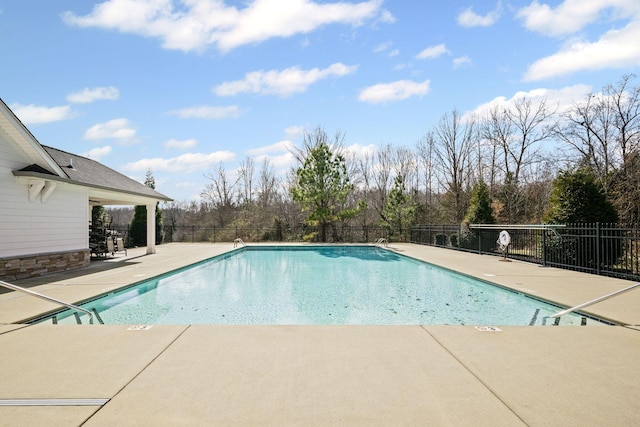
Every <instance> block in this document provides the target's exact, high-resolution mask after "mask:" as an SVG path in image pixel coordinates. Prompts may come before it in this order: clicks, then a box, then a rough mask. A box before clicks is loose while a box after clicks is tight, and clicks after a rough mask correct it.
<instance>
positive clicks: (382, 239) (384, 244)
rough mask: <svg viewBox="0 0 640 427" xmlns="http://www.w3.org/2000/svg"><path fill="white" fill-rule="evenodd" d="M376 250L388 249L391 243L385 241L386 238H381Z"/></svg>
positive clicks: (377, 242)
mask: <svg viewBox="0 0 640 427" xmlns="http://www.w3.org/2000/svg"><path fill="white" fill-rule="evenodd" d="M375 246H376V248H380V247H384V248H388V247H389V241H388V240H387V239H385V238H384V237H381V238H379V239H378V240H377V241H376V245H375Z"/></svg>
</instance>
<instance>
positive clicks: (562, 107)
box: [465, 84, 591, 117]
mask: <svg viewBox="0 0 640 427" xmlns="http://www.w3.org/2000/svg"><path fill="white" fill-rule="evenodd" d="M589 93H591V86H589V85H583V84H577V85H573V86H566V87H563V88H561V89H547V88H537V89H532V90H530V91H527V92H524V91H520V92H516V93H515V94H513V96H512V97H511V98H508V99H507V98H506V97H504V96H498V97H496V98H494V99H492V100H491V101H489V102H486V103H484V104H481V105H479V106H478V107H476V108H475V109H474V110H473V111H470V112H468V113H466V114H465V117H470V116H472V115H476V116H478V117H483V116H486V115H487V114H488V113H489V112H490V111H491V109H493V108H494V107H496V106H498V107H505V108H506V107H508V106H511V105H513V104H514V103H515V101H516V100H518V99H522V98H528V99H530V100H531V101H532V102H533V103H539V102H540V101H542V100H543V99H544V100H546V102H547V106H549V107H552V108H555V107H556V106H557V107H558V111H557V112H559V113H560V112H564V111H567V109H569V108H570V107H571V105H572V104H573V102H577V101H580V100H582V99H584V97H585V96H586V95H588V94H589Z"/></svg>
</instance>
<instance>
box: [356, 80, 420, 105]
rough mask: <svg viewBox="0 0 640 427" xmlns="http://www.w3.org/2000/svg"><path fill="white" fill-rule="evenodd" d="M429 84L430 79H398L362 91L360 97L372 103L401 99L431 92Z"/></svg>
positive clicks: (361, 99)
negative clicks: (417, 80)
mask: <svg viewBox="0 0 640 427" xmlns="http://www.w3.org/2000/svg"><path fill="white" fill-rule="evenodd" d="M429 85H430V80H425V81H423V82H414V81H411V80H398V81H395V82H391V83H379V84H376V85H373V86H369V87H367V88H365V89H363V90H362V91H360V94H359V95H358V99H359V100H360V101H363V102H370V103H372V104H379V103H384V102H390V101H400V100H403V99H407V98H409V97H412V96H416V95H418V96H421V95H425V94H427V93H428V92H429Z"/></svg>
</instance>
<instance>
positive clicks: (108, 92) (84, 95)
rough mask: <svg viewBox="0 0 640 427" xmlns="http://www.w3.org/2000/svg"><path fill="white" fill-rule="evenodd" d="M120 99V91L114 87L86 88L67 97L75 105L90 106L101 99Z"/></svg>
mask: <svg viewBox="0 0 640 427" xmlns="http://www.w3.org/2000/svg"><path fill="white" fill-rule="evenodd" d="M119 97H120V91H119V90H118V89H117V88H115V87H113V86H107V87H94V88H88V87H85V88H84V89H82V90H81V91H79V92H74V93H71V94H69V95H67V101H69V102H71V103H73V104H88V103H91V102H93V101H97V100H101V99H106V100H109V101H115V100H116V99H118V98H119Z"/></svg>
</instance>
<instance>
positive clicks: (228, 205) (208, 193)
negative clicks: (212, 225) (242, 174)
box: [200, 163, 239, 227]
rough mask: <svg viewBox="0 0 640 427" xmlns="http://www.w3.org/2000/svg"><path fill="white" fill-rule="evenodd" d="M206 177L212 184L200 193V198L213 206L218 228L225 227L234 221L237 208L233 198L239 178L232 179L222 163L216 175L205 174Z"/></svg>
mask: <svg viewBox="0 0 640 427" xmlns="http://www.w3.org/2000/svg"><path fill="white" fill-rule="evenodd" d="M205 177H206V178H208V179H209V180H210V181H211V182H210V183H209V184H207V186H206V187H205V189H204V190H203V191H202V192H201V193H200V197H202V199H203V200H204V201H206V202H209V203H210V204H211V206H212V207H213V209H214V210H215V211H216V215H217V223H218V226H220V227H223V226H225V225H227V224H228V223H230V222H232V221H233V214H234V210H235V207H236V206H235V202H234V198H233V196H234V189H235V187H236V185H237V184H238V179H239V178H237V177H236V178H235V179H232V178H230V177H229V175H228V174H227V172H226V171H225V169H224V165H223V164H222V163H220V164H219V165H218V168H217V169H216V171H215V172H214V173H210V174H205Z"/></svg>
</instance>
